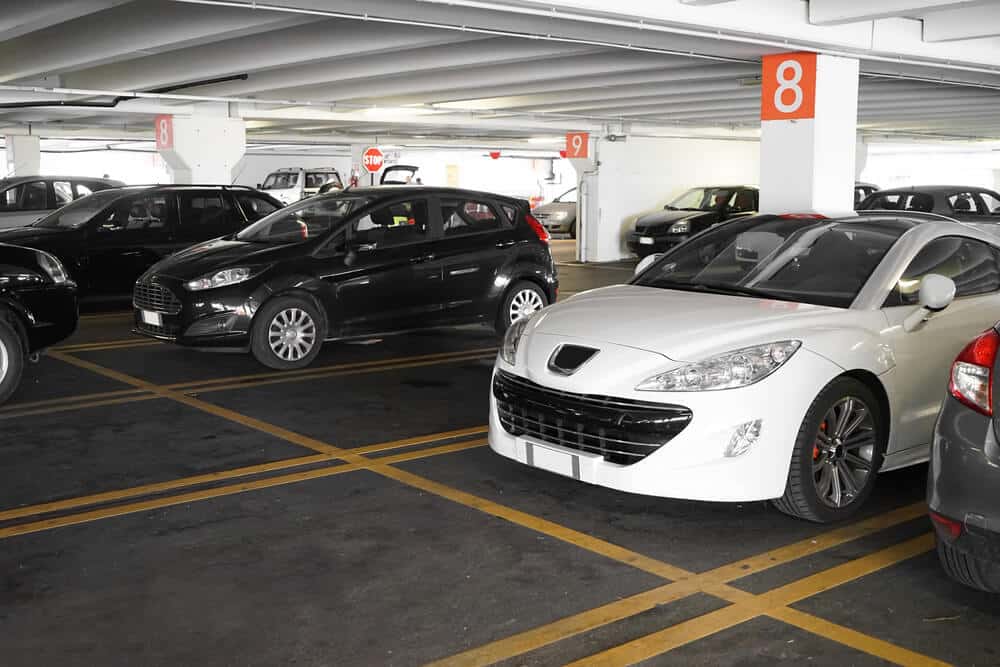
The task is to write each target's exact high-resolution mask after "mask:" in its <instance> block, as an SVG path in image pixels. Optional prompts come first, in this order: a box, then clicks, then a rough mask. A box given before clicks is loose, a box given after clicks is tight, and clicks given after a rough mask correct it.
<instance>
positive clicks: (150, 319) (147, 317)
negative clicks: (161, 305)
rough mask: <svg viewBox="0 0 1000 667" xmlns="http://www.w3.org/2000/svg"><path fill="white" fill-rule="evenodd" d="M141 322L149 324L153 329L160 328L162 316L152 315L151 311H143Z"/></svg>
mask: <svg viewBox="0 0 1000 667" xmlns="http://www.w3.org/2000/svg"><path fill="white" fill-rule="evenodd" d="M142 321H143V322H145V323H146V324H151V325H153V326H154V327H162V326H163V315H160V314H159V313H154V312H153V311H151V310H143V311H142Z"/></svg>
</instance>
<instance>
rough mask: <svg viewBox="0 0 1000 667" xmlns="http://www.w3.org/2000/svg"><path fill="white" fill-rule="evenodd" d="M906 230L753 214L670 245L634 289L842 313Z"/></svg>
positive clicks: (864, 222)
mask: <svg viewBox="0 0 1000 667" xmlns="http://www.w3.org/2000/svg"><path fill="white" fill-rule="evenodd" d="M907 229H910V225H908V224H907V223H897V222H893V221H885V220H877V221H869V220H863V219H862V220H859V221H857V222H853V221H852V222H843V221H836V220H823V219H819V220H817V219H814V218H797V217H776V216H755V217H753V218H746V219H744V220H737V221H734V222H731V223H727V224H724V225H719V226H718V227H716V228H715V229H713V230H711V231H709V232H707V233H705V234H702V235H700V236H697V237H695V238H694V239H692V240H691V241H690V242H689V243H684V244H682V245H680V246H677V248H676V249H674V250H672V251H671V252H668V253H667V254H666V255H664V256H663V257H662V258H661V259H660V260H659V261H658V262H656V263H655V264H654V265H653V266H652V267H650V268H649V269H648V270H646V271H644V272H643V273H642V274H640V275H639V276H638V277H637V278H636V279H635V280H634V281H633V283H634V284H637V285H643V286H647V287H662V288H666V289H684V290H693V291H706V292H719V293H724V294H725V293H729V294H736V295H747V296H763V297H768V298H774V299H782V300H786V301H798V302H802V303H814V304H819V305H825V306H836V307H839V308H847V307H849V306H850V305H851V303H852V302H853V301H854V298H855V297H856V296H857V294H858V292H859V291H860V290H861V288H862V287H863V286H864V284H865V282H867V280H868V278H869V276H871V274H872V271H874V270H875V267H876V266H878V264H879V262H881V261H882V258H883V257H884V256H885V254H886V252H888V250H889V248H891V247H892V245H893V244H894V243H895V242H896V241H897V240H898V239H899V237H900V236H901V235H902V234H903V233H904V232H905V231H906V230H907Z"/></svg>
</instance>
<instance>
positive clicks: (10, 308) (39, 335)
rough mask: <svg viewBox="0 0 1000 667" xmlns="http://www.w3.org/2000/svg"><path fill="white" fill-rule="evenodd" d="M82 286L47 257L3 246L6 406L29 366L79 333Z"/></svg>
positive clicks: (2, 395)
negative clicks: (26, 364) (48, 349)
mask: <svg viewBox="0 0 1000 667" xmlns="http://www.w3.org/2000/svg"><path fill="white" fill-rule="evenodd" d="M76 324H77V307H76V285H74V284H73V281H71V280H70V279H69V276H68V275H67V273H66V269H65V268H64V267H63V265H62V263H61V262H60V261H59V260H58V259H56V258H55V257H53V256H52V255H50V254H49V253H47V252H42V251H41V250H33V249H31V248H21V247H19V246H12V245H6V244H3V243H0V404H2V403H4V401H6V400H7V399H8V398H10V396H11V394H13V393H14V391H15V390H16V389H17V386H18V384H19V383H20V381H21V374H22V372H23V371H24V362H25V361H26V360H27V359H28V358H29V357H31V355H34V354H37V353H38V352H39V351H40V350H42V349H44V348H46V347H49V346H51V345H55V344H56V343H58V342H59V341H61V340H63V339H64V338H67V337H68V336H69V335H70V334H72V333H73V332H74V331H75V330H76Z"/></svg>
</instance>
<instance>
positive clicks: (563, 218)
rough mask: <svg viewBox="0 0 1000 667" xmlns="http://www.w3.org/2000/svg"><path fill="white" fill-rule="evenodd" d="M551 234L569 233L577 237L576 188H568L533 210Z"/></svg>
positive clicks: (572, 237)
mask: <svg viewBox="0 0 1000 667" xmlns="http://www.w3.org/2000/svg"><path fill="white" fill-rule="evenodd" d="M531 215H533V216H534V217H535V219H536V220H538V222H540V223H542V225H543V226H544V227H545V229H547V230H548V231H549V233H550V234H569V237H570V238H571V239H575V238H576V188H573V189H572V190H567V191H566V192H564V193H562V194H561V195H559V196H558V197H556V198H555V199H553V200H552V201H550V202H549V203H548V204H542V205H541V206H539V207H538V208H536V209H534V210H533V211H532V212H531Z"/></svg>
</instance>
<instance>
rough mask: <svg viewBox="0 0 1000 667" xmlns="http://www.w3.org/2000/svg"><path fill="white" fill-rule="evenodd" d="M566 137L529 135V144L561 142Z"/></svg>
mask: <svg viewBox="0 0 1000 667" xmlns="http://www.w3.org/2000/svg"><path fill="white" fill-rule="evenodd" d="M565 141H566V137H528V143H529V144H561V143H564V142H565Z"/></svg>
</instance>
